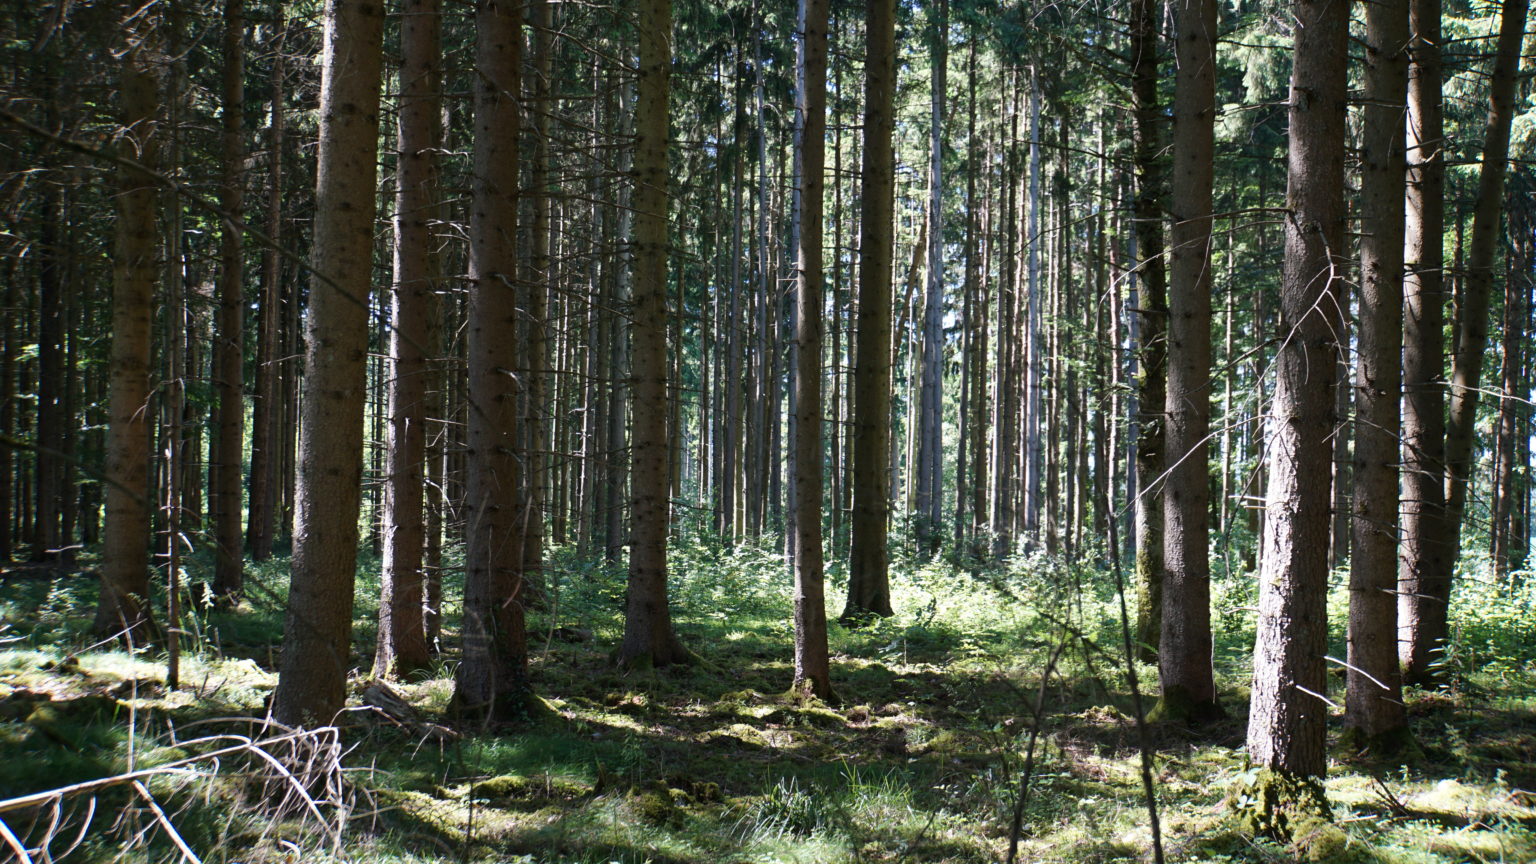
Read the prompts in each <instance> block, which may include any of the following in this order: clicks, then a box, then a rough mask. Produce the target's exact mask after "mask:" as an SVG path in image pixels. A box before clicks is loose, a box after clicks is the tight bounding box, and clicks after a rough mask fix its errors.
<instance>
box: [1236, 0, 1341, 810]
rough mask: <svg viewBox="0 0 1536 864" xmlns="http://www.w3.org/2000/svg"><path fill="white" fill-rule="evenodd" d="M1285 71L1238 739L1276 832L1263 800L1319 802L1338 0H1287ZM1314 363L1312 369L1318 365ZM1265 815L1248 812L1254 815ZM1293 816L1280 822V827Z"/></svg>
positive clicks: (1336, 199)
mask: <svg viewBox="0 0 1536 864" xmlns="http://www.w3.org/2000/svg"><path fill="white" fill-rule="evenodd" d="M1292 9H1293V14H1294V16H1295V19H1296V25H1297V26H1296V31H1295V32H1296V36H1295V39H1296V48H1295V55H1294V56H1295V60H1294V66H1293V67H1292V72H1291V88H1290V92H1291V106H1290V158H1289V180H1288V186H1287V191H1286V200H1287V208H1288V213H1287V215H1286V219H1285V226H1286V234H1285V269H1284V276H1283V283H1282V287H1281V295H1280V321H1279V330H1278V333H1277V336H1278V340H1277V341H1278V342H1279V344H1280V349H1279V353H1278V356H1277V357H1276V359H1275V380H1276V390H1275V401H1274V408H1273V414H1274V417H1275V427H1274V432H1273V435H1272V437H1271V439H1270V442H1269V454H1270V455H1269V492H1268V502H1267V510H1266V515H1265V519H1266V522H1267V529H1266V535H1265V543H1264V558H1263V565H1262V566H1263V570H1262V572H1261V574H1260V578H1259V621H1258V636H1257V643H1256V645H1255V646H1254V660H1253V666H1254V668H1253V696H1252V705H1251V709H1250V715H1249V720H1248V753H1249V756H1250V758H1251V759H1252V760H1253V763H1254V764H1255V765H1256V766H1258V767H1260V768H1262V769H1265V770H1266V771H1268V772H1270V776H1272V777H1274V778H1278V781H1280V782H1285V783H1291V784H1294V786H1293V788H1292V791H1291V792H1290V793H1289V794H1282V795H1278V796H1271V795H1261V796H1259V799H1258V800H1259V801H1260V802H1261V804H1260V807H1259V809H1260V812H1259V814H1258V815H1259V821H1260V823H1261V826H1260V827H1265V828H1268V829H1269V830H1274V831H1279V832H1281V833H1283V832H1285V831H1286V830H1288V829H1287V825H1285V824H1281V823H1280V822H1278V821H1277V820H1276V819H1275V814H1274V813H1273V812H1271V809H1270V805H1272V804H1273V805H1274V809H1279V810H1282V811H1284V810H1290V811H1296V810H1301V811H1306V812H1313V813H1326V810H1327V803H1326V799H1325V798H1324V797H1323V794H1322V785H1321V780H1322V777H1323V774H1324V772H1325V771H1326V770H1327V751H1326V748H1325V741H1324V738H1325V723H1326V721H1327V717H1328V703H1327V701H1326V695H1327V687H1328V683H1327V676H1326V674H1325V669H1324V659H1323V658H1324V655H1325V654H1326V653H1327V650H1328V649H1327V641H1328V617H1327V606H1326V603H1327V596H1328V590H1327V589H1328V526H1329V509H1330V506H1331V502H1332V499H1331V497H1330V488H1329V487H1330V483H1329V477H1330V473H1331V472H1330V463H1331V460H1332V447H1331V446H1330V436H1332V435H1334V434H1335V433H1336V431H1337V430H1336V419H1337V418H1335V417H1334V416H1333V411H1334V388H1335V387H1337V386H1338V377H1337V376H1336V375H1334V374H1333V370H1334V369H1335V368H1336V367H1335V364H1336V363H1337V362H1338V356H1339V353H1340V352H1341V351H1343V350H1344V349H1345V346H1346V345H1347V344H1348V340H1347V338H1346V333H1345V330H1344V320H1343V315H1342V314H1341V313H1340V309H1341V305H1340V297H1341V291H1342V286H1343V281H1344V274H1345V273H1346V272H1347V270H1348V268H1347V263H1346V259H1345V246H1344V222H1345V209H1344V194H1343V191H1344V151H1345V148H1344V131H1345V130H1344V127H1345V102H1346V87H1347V83H1348V82H1347V75H1346V69H1347V62H1348V50H1347V49H1348V36H1349V3H1348V0H1296V2H1295V3H1294V5H1293V7H1292ZM1319 371H1321V372H1322V373H1323V374H1318V373H1319ZM1266 821H1267V822H1268V824H1262V823H1265V822H1266ZM1296 824H1298V823H1297V822H1296V821H1294V820H1293V821H1291V822H1290V823H1289V826H1290V827H1294V826H1295V825H1296Z"/></svg>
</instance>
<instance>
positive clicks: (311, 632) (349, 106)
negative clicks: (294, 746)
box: [272, 0, 384, 726]
mask: <svg viewBox="0 0 1536 864" xmlns="http://www.w3.org/2000/svg"><path fill="white" fill-rule="evenodd" d="M383 29H384V10H383V8H382V7H381V6H379V5H378V4H377V3H373V2H365V0H327V2H326V7H325V43H324V44H325V47H324V53H323V56H322V61H321V82H320V139H319V141H320V145H319V161H318V165H317V167H316V184H315V220H314V237H313V241H312V242H313V247H312V251H311V262H312V266H313V268H314V273H315V278H314V280H313V282H312V283H311V286H310V292H309V315H308V317H307V319H306V321H305V327H304V344H305V355H304V394H305V398H304V400H303V406H302V416H301V425H300V432H299V436H300V437H299V448H298V481H297V485H296V488H295V495H294V497H295V503H294V507H295V512H294V548H293V564H292V571H291V572H292V576H291V580H290V584H289V589H288V612H287V615H286V617H285V621H284V627H283V654H282V660H281V664H280V666H279V675H278V683H277V692H276V694H275V695H274V697H273V705H272V711H273V716H275V717H276V718H277V719H278V720H279V721H280V722H282V723H286V724H288V725H294V726H298V725H314V724H328V723H330V722H331V721H332V719H333V718H334V717H335V716H336V712H337V711H339V710H341V707H342V704H343V701H344V698H345V695H346V692H345V688H346V679H347V670H348V668H349V667H350V666H351V649H352V645H351V641H352V639H351V637H352V600H353V587H354V580H355V577H356V571H357V543H358V527H357V523H358V515H359V514H358V507H359V504H360V498H361V483H362V476H361V471H362V464H363V405H364V403H363V397H364V393H365V388H366V385H367V381H366V376H365V370H366V366H365V364H366V361H367V357H368V292H369V280H370V276H371V270H372V268H371V267H370V266H368V262H370V261H372V260H373V217H374V206H375V205H374V202H375V198H376V189H377V185H376V180H377V174H378V172H377V166H376V163H377V149H378V137H379V83H380V78H379V73H380V67H381V65H382V59H383Z"/></svg>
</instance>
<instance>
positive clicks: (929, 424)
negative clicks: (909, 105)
mask: <svg viewBox="0 0 1536 864" xmlns="http://www.w3.org/2000/svg"><path fill="white" fill-rule="evenodd" d="M928 14H929V16H930V21H929V26H930V27H931V28H932V29H933V33H932V52H931V53H932V62H931V64H930V65H931V68H932V75H931V80H932V93H931V95H930V102H929V122H930V124H931V126H932V128H931V129H930V130H929V132H930V134H929V137H930V143H929V153H928V222H929V229H928V286H927V288H928V290H927V295H926V296H925V298H924V303H923V330H922V333H923V337H922V347H921V350H922V359H921V361H920V363H919V366H920V368H921V370H922V372H921V374H922V378H921V386H920V388H919V391H918V392H919V394H920V398H921V404H920V405H919V406H918V418H917V423H918V427H917V470H916V471H915V472H914V478H913V479H914V481H915V483H916V485H917V490H916V492H917V494H916V496H915V497H916V505H917V506H916V510H917V537H918V548H919V550H920V551H922V552H924V553H932V552H934V551H936V550H937V546H938V541H939V526H940V523H942V522H943V520H944V508H943V505H944V464H943V460H944V435H943V431H944V113H945V92H944V90H945V84H946V81H947V76H946V75H945V71H946V69H945V66H946V65H947V63H948V62H949V60H948V53H949V52H948V45H949V32H948V31H949V2H948V0H937V2H936V3H930V8H929V13H928Z"/></svg>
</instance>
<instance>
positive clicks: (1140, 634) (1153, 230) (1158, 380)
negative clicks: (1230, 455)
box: [1131, 0, 1168, 662]
mask: <svg viewBox="0 0 1536 864" xmlns="http://www.w3.org/2000/svg"><path fill="white" fill-rule="evenodd" d="M1161 8H1162V7H1161V5H1160V4H1159V3H1158V2H1157V0H1136V2H1135V3H1134V4H1133V6H1132V7H1131V14H1132V19H1131V60H1132V72H1131V74H1132V81H1131V98H1132V100H1133V102H1134V105H1135V110H1136V119H1135V158H1136V201H1135V211H1136V219H1135V239H1136V251H1137V259H1138V262H1137V265H1136V274H1137V276H1138V277H1140V278H1139V279H1138V280H1137V287H1138V291H1137V294H1138V297H1137V298H1136V299H1137V303H1136V305H1137V306H1139V307H1140V308H1137V309H1135V310H1133V311H1134V312H1135V314H1136V315H1137V316H1138V317H1137V322H1136V323H1137V334H1138V336H1139V338H1138V339H1137V340H1136V348H1137V350H1136V362H1137V365H1138V366H1139V369H1138V373H1137V378H1136V404H1137V405H1138V406H1139V407H1140V411H1139V412H1138V413H1137V415H1136V416H1135V418H1134V419H1135V422H1136V465H1135V472H1136V489H1137V490H1138V494H1137V496H1136V501H1135V505H1134V510H1135V527H1134V534H1135V536H1136V588H1137V604H1136V642H1137V645H1139V646H1140V654H1141V659H1142V661H1143V662H1152V661H1153V660H1154V659H1155V658H1156V656H1157V646H1158V644H1159V643H1160V642H1161V640H1162V635H1161V632H1162V619H1163V571H1164V566H1163V502H1162V500H1161V496H1162V484H1161V483H1159V482H1158V480H1159V478H1161V477H1162V474H1163V465H1164V453H1165V450H1166V446H1167V444H1166V438H1165V430H1164V424H1163V414H1162V410H1161V409H1162V408H1163V407H1164V403H1165V401H1166V396H1165V394H1166V382H1167V365H1166V364H1167V343H1166V341H1165V338H1164V335H1163V333H1164V330H1165V328H1166V326H1167V314H1168V312H1167V304H1168V300H1167V296H1168V289H1167V277H1166V270H1165V265H1164V262H1163V210H1162V205H1161V204H1160V200H1161V198H1162V194H1163V176H1162V165H1161V163H1160V162H1159V161H1158V151H1159V149H1160V147H1161V143H1160V137H1161V136H1160V135H1159V133H1158V123H1159V122H1160V121H1161V116H1162V108H1161V107H1160V105H1159V104H1158V99H1157V79H1158V46H1157V39H1158V21H1159V20H1160V19H1159V15H1160V14H1161Z"/></svg>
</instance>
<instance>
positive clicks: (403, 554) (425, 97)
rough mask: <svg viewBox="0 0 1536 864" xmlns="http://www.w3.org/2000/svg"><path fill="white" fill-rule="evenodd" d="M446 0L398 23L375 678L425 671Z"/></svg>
mask: <svg viewBox="0 0 1536 864" xmlns="http://www.w3.org/2000/svg"><path fill="white" fill-rule="evenodd" d="M439 20H440V19H439V9H438V0H406V2H405V3H404V5H403V6H402V7H401V19H400V50H401V63H400V128H399V137H398V139H397V143H398V149H399V156H398V160H397V163H396V164H397V165H398V167H397V169H396V177H395V284H394V286H393V287H392V289H391V291H390V315H389V320H390V322H391V324H392V325H393V326H392V329H391V330H390V332H389V356H390V366H391V368H390V375H389V397H388V398H389V406H388V410H389V430H388V439H387V444H386V446H385V458H386V459H387V462H386V465H385V479H384V561H383V573H382V579H383V585H382V596H381V597H380V598H379V639H378V645H377V647H376V648H375V651H374V658H373V674H375V675H379V676H383V677H404V676H406V675H409V674H411V673H412V672H416V671H418V670H420V669H423V668H425V667H426V665H427V663H428V662H430V658H429V656H428V653H427V639H426V628H425V625H424V622H423V605H424V598H423V596H422V590H423V589H422V586H423V584H424V581H425V574H424V573H423V570H422V554H423V552H424V550H425V545H426V519H425V513H424V512H423V510H422V498H423V490H424V485H425V477H426V455H427V436H426V422H427V413H426V400H427V379H428V375H429V370H428V368H427V364H428V362H429V361H430V360H431V359H432V358H430V357H429V356H428V355H427V344H428V342H429V341H430V336H429V332H428V326H429V324H430V322H431V321H432V319H433V318H434V317H435V316H434V315H433V310H432V306H433V305H434V304H435V302H436V300H435V295H434V294H433V282H432V277H433V274H434V268H433V266H432V246H433V237H432V224H431V223H432V219H433V218H434V217H435V216H436V215H437V198H438V194H437V191H438V190H437V151H438V148H439V146H440V145H441V140H442V134H441V132H440V130H439V123H440V121H439V117H440V116H441V113H442V105H441V94H440V91H439V86H440V85H439V81H440V79H441V73H440V67H441V62H442V60H441V57H442V49H441V47H440V45H439V32H440V29H441V25H440V24H439Z"/></svg>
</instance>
